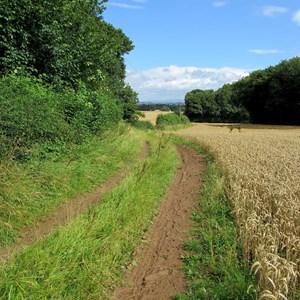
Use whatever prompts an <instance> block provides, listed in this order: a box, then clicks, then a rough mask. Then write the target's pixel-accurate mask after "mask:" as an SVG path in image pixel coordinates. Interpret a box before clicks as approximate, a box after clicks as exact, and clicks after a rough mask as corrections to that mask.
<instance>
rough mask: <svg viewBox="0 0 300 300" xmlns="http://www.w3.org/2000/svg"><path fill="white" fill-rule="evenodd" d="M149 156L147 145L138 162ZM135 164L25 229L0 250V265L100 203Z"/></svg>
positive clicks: (66, 202) (68, 201) (63, 204)
mask: <svg viewBox="0 0 300 300" xmlns="http://www.w3.org/2000/svg"><path fill="white" fill-rule="evenodd" d="M148 154H149V149H148V145H147V144H145V145H144V147H143V149H142V151H141V152H140V154H139V156H138V157H137V161H139V160H143V159H145V158H146V157H147V156H148ZM135 163H136V161H135V162H134V163H132V164H129V165H128V166H127V167H125V168H124V169H122V170H120V171H119V172H118V173H116V174H114V175H113V176H111V177H110V178H109V179H108V180H107V181H105V182H104V183H102V184H101V185H100V186H98V187H97V188H96V189H94V190H92V191H90V192H87V193H83V194H81V195H78V196H76V197H74V198H72V199H70V200H67V201H65V202H64V203H62V204H61V205H60V206H58V207H57V208H56V209H55V210H54V211H52V212H50V213H49V214H47V215H46V216H44V217H42V218H41V219H39V220H38V221H37V222H36V224H35V225H34V226H33V227H26V228H24V229H23V230H22V231H21V232H20V235H21V238H19V239H18V240H16V241H15V242H14V243H13V244H10V245H7V246H4V247H2V248H0V263H1V262H2V263H4V262H5V261H7V260H9V258H10V257H11V256H12V255H13V254H14V253H15V252H17V251H19V250H21V249H22V248H24V247H26V246H28V245H30V244H32V243H33V242H35V241H37V240H39V239H41V238H43V237H44V236H46V235H48V234H50V233H51V232H53V231H54V230H55V229H57V228H58V227H61V226H64V225H66V224H67V223H68V222H69V221H70V220H72V219H73V218H75V217H76V216H77V215H78V214H80V213H82V212H84V211H85V210H87V208H88V207H90V206H91V205H94V204H96V203H99V202H100V201H101V199H102V197H103V196H104V194H105V193H106V192H108V191H109V190H111V189H112V188H113V187H115V186H116V185H117V184H118V183H120V182H121V180H122V179H123V178H124V177H125V176H126V174H127V173H128V172H129V171H130V169H131V168H132V167H133V166H134V164H135Z"/></svg>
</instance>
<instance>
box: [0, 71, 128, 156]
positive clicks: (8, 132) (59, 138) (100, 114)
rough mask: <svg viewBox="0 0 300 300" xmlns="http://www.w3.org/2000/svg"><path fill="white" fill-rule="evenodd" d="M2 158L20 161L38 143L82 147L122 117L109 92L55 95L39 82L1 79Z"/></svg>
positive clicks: (18, 77) (13, 77) (22, 79)
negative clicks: (85, 139)
mask: <svg viewBox="0 0 300 300" xmlns="http://www.w3.org/2000/svg"><path fill="white" fill-rule="evenodd" d="M0 90H1V94H0V133H1V135H0V138H1V144H0V158H4V157H6V156H9V157H13V158H20V157H24V156H26V155H27V154H28V153H30V148H31V147H32V146H33V145H34V144H36V143H45V142H50V143H59V144H61V143H64V142H76V143H80V142H82V141H83V139H84V138H85V137H87V136H88V135H90V134H96V133H100V132H103V131H104V130H105V129H108V128H109V127H110V126H112V125H113V124H115V123H117V122H118V121H119V120H120V119H121V116H122V113H121V111H120V108H119V106H118V105H117V104H116V102H115V101H114V100H113V99H112V98H111V97H110V96H109V94H108V93H107V92H105V93H102V92H101V91H97V92H88V91H87V90H86V89H85V88H82V89H81V90H80V91H78V92H75V91H74V90H72V89H65V90H64V91H62V92H54V91H53V90H52V89H50V88H46V87H45V86H43V85H42V83H41V81H40V80H37V79H34V78H30V77H20V76H16V75H10V76H6V77H3V78H2V79H0Z"/></svg>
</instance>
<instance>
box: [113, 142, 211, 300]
mask: <svg viewBox="0 0 300 300" xmlns="http://www.w3.org/2000/svg"><path fill="white" fill-rule="evenodd" d="M178 150H179V152H180V154H181V160H182V163H181V167H180V168H179V169H178V171H177V174H176V177H175V179H174V181H173V183H172V185H171V187H170V188H169V191H168V193H167V195H166V197H165V199H164V201H163V203H162V205H161V207H160V210H159V213H158V215H157V217H156V219H155V221H154V224H153V226H152V228H151V229H150V231H149V232H148V233H147V235H146V236H145V237H144V238H143V241H144V243H143V244H142V246H141V247H139V248H138V249H137V251H136V253H135V258H134V261H135V262H137V266H136V267H131V268H128V270H127V272H126V279H125V281H126V286H124V287H121V288H119V289H117V290H116V292H115V293H114V295H113V297H112V299H113V300H129V299H130V300H134V299H136V300H137V299H139V300H141V299H143V300H146V299H149V300H150V299H151V300H152V299H157V300H158V299H159V300H165V299H170V298H171V297H172V296H173V295H174V294H176V293H179V292H183V291H184V290H185V288H186V284H185V281H184V277H183V272H182V271H181V270H180V267H181V265H182V261H181V259H180V257H181V255H183V254H184V252H183V249H182V242H183V241H184V240H186V239H187V230H189V229H191V225H192V224H191V221H190V219H189V216H190V215H191V213H192V210H193V208H194V207H195V205H196V204H197V202H196V199H197V194H198V192H199V188H200V185H201V174H202V173H203V170H204V165H205V164H204V158H203V156H202V155H200V154H198V153H196V152H195V151H194V150H192V149H190V148H186V147H179V148H178Z"/></svg>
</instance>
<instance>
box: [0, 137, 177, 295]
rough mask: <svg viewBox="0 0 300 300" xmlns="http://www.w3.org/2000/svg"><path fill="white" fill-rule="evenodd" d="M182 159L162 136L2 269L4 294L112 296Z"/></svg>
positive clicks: (0, 277)
mask: <svg viewBox="0 0 300 300" xmlns="http://www.w3.org/2000/svg"><path fill="white" fill-rule="evenodd" d="M178 162H179V158H178V154H177V152H176V149H175V148H174V146H173V145H172V144H171V143H169V142H168V141H167V140H166V139H165V138H164V137H162V138H161V139H157V138H155V137H154V135H153V136H152V137H151V139H150V156H149V158H148V159H146V160H145V161H143V162H140V163H139V164H138V165H137V166H136V167H135V168H134V169H133V170H132V171H131V173H130V174H129V175H128V176H127V177H126V178H125V179H124V180H123V182H122V183H121V184H120V185H119V186H118V187H116V188H114V189H113V190H112V191H111V192H109V193H108V194H106V196H105V197H104V199H103V201H102V203H101V204H99V205H96V206H93V207H91V208H90V209H89V210H88V211H87V212H86V213H84V214H82V215H81V216H79V217H77V218H76V219H74V220H73V221H72V222H71V223H70V224H69V225H68V226H66V227H64V228H62V229H60V230H56V231H55V232H54V233H53V234H52V235H51V236H49V237H48V238H46V239H44V240H41V241H39V242H37V243H35V244H33V245H32V246H30V247H28V248H27V249H26V250H24V251H23V252H21V253H19V254H17V255H16V256H15V257H14V258H13V259H12V260H11V261H9V262H8V263H7V264H6V265H5V266H3V267H2V270H1V269H0V274H1V275H0V295H1V296H0V299H108V298H109V296H110V295H111V292H112V290H113V289H114V288H115V287H116V286H117V285H120V284H121V282H122V276H123V273H124V271H125V269H126V265H127V264H128V263H129V262H130V260H131V259H132V255H133V252H134V249H135V248H136V247H137V245H138V244H139V243H140V241H141V237H142V236H143V235H144V232H145V231H146V230H147V228H148V227H149V225H150V223H151V221H152V219H153V217H154V215H155V214H156V212H157V208H158V206H159V203H160V201H161V199H162V198H163V196H164V194H165V191H166V189H167V187H168V185H169V184H170V181H171V179H172V177H173V176H174V174H175V172H176V168H177V165H178Z"/></svg>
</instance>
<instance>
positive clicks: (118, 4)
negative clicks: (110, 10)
mask: <svg viewBox="0 0 300 300" xmlns="http://www.w3.org/2000/svg"><path fill="white" fill-rule="evenodd" d="M106 5H107V6H115V7H119V8H125V9H141V8H143V7H142V6H140V5H132V4H126V3H119V2H109V3H107V4H106Z"/></svg>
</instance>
